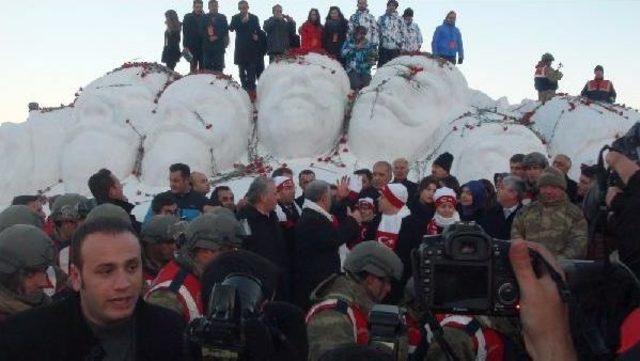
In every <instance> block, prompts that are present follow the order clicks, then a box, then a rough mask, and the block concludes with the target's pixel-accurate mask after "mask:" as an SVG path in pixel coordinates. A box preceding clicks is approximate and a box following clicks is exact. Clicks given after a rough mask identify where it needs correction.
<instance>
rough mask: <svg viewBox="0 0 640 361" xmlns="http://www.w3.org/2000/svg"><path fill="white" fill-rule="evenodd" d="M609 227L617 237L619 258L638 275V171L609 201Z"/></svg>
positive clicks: (639, 201) (639, 243) (639, 274)
mask: <svg viewBox="0 0 640 361" xmlns="http://www.w3.org/2000/svg"><path fill="white" fill-rule="evenodd" d="M611 211H612V212H613V217H612V220H611V224H610V225H611V227H612V229H613V232H614V234H615V235H616V236H617V238H618V251H619V252H620V259H621V260H622V261H623V262H624V263H625V264H626V265H627V266H629V268H631V270H632V271H634V272H635V274H636V276H638V277H640V221H639V220H638V218H639V215H640V171H639V172H636V173H635V174H634V175H633V176H632V177H631V178H630V179H629V181H628V183H627V186H626V187H625V188H624V192H623V193H622V194H619V195H618V196H617V197H615V198H614V199H613V202H612V203H611Z"/></svg>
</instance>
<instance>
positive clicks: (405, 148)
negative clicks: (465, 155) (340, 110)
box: [349, 56, 469, 161]
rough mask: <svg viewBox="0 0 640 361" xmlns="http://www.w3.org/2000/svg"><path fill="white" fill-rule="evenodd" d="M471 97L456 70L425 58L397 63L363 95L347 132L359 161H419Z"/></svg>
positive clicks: (402, 59)
mask: <svg viewBox="0 0 640 361" xmlns="http://www.w3.org/2000/svg"><path fill="white" fill-rule="evenodd" d="M468 94H469V92H468V86H467V82H466V80H465V79H464V76H463V75H462V73H460V71H458V70H457V69H456V68H455V67H454V66H452V65H450V64H441V63H439V62H438V61H436V60H432V59H429V58H427V57H424V56H402V57H399V58H396V59H394V60H392V61H391V62H389V63H387V65H385V66H383V67H382V68H380V69H378V71H377V73H376V75H375V77H374V78H373V80H372V81H371V85H370V86H369V87H367V88H365V89H363V90H362V91H361V92H360V95H359V97H358V99H357V101H356V103H355V105H354V108H353V112H352V116H351V123H350V127H349V143H350V145H351V148H352V150H353V152H354V153H355V154H356V156H358V158H361V159H369V160H373V159H390V158H399V157H405V158H407V159H409V160H410V161H411V160H413V159H416V158H418V157H419V156H421V155H422V154H419V153H422V152H423V151H424V149H425V148H426V147H427V146H428V145H429V144H430V143H431V140H432V139H431V138H432V135H433V133H434V132H435V131H436V130H437V129H438V127H439V126H440V124H442V123H443V122H446V121H450V120H451V119H453V118H454V117H456V116H459V115H460V114H462V113H464V112H465V111H466V109H467V107H468Z"/></svg>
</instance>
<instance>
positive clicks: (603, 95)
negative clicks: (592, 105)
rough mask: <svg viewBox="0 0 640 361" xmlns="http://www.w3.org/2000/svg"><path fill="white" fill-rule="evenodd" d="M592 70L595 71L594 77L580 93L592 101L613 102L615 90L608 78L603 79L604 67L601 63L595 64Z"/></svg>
mask: <svg viewBox="0 0 640 361" xmlns="http://www.w3.org/2000/svg"><path fill="white" fill-rule="evenodd" d="M593 72H594V73H595V79H593V80H589V81H588V82H587V84H586V85H585V86H584V88H583V89H582V92H581V93H580V95H581V96H583V97H586V98H588V99H591V100H593V101H600V102H605V103H615V101H616V96H617V95H616V90H615V89H614V88H613V83H612V82H611V81H610V80H604V68H603V67H602V65H598V66H596V68H595V69H593Z"/></svg>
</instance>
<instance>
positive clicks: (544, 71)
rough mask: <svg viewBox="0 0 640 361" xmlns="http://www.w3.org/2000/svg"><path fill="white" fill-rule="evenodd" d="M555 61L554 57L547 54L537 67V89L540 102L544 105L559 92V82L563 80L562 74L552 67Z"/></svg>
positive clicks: (535, 78)
mask: <svg viewBox="0 0 640 361" xmlns="http://www.w3.org/2000/svg"><path fill="white" fill-rule="evenodd" d="M554 60H555V59H554V58H553V55H551V54H549V53H545V54H544V55H542V59H540V61H539V62H538V65H536V72H535V75H534V80H535V83H534V85H535V88H536V90H537V91H538V101H541V102H542V104H544V103H546V102H547V101H549V100H551V98H553V97H554V96H555V95H556V90H558V81H559V80H560V79H562V72H561V71H560V70H559V69H558V70H555V69H553V68H552V67H551V63H553V61H554Z"/></svg>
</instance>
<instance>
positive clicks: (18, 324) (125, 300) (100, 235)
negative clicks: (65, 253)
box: [0, 218, 184, 361]
mask: <svg viewBox="0 0 640 361" xmlns="http://www.w3.org/2000/svg"><path fill="white" fill-rule="evenodd" d="M71 255H72V257H73V258H72V265H71V274H70V279H71V283H72V286H73V289H74V291H75V293H73V294H72V295H69V296H68V297H67V298H65V299H63V300H62V301H59V302H57V303H54V304H52V305H50V306H47V307H43V308H39V309H34V310H31V311H27V312H25V313H20V314H17V315H15V316H13V317H12V318H9V319H8V320H7V321H6V323H5V324H4V325H2V327H1V328H0V360H52V361H54V360H55V361H58V360H65V361H76V360H77V361H82V360H102V359H120V360H149V361H151V360H182V356H183V352H184V345H183V331H184V324H183V322H182V320H181V318H180V316H179V315H178V314H177V313H174V312H173V311H170V310H168V309H163V308H160V307H156V306H152V305H149V304H146V303H145V302H144V301H142V300H141V299H140V292H141V291H142V283H143V280H142V259H141V249H140V243H139V241H138V239H137V237H136V236H135V234H134V231H133V229H132V228H131V225H130V224H129V223H127V222H125V221H124V220H121V219H115V218H97V219H94V220H91V221H88V222H86V223H85V224H84V225H82V226H81V227H80V228H79V229H78V231H77V232H76V234H75V235H74V238H73V241H72V252H71Z"/></svg>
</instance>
